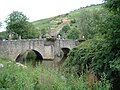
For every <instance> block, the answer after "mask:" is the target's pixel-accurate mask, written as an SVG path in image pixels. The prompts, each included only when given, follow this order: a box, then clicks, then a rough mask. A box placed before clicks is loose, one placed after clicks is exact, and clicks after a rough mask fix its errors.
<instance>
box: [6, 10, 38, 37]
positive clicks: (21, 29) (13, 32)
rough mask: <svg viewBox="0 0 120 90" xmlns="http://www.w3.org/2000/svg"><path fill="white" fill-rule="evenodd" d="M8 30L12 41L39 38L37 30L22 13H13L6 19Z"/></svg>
mask: <svg viewBox="0 0 120 90" xmlns="http://www.w3.org/2000/svg"><path fill="white" fill-rule="evenodd" d="M6 24H7V26H6V29H7V32H6V33H8V35H9V38H11V39H18V38H20V37H21V38H22V39H26V38H36V37H38V35H39V34H38V32H37V29H36V28H35V27H34V26H33V25H32V24H31V23H29V22H28V18H27V17H26V16H25V15H24V14H22V12H18V11H13V12H12V13H11V14H10V15H9V16H8V18H7V19H6Z"/></svg>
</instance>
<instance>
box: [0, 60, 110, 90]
mask: <svg viewBox="0 0 120 90" xmlns="http://www.w3.org/2000/svg"><path fill="white" fill-rule="evenodd" d="M92 89H94V90H109V89H110V84H109V82H108V81H106V80H105V79H103V80H102V81H99V82H97V83H96V84H95V85H94V88H90V87H89V86H88V85H87V82H86V79H85V76H84V75H82V76H81V77H74V75H69V74H67V75H66V74H65V73H58V72H56V71H54V70H52V69H49V68H48V69H46V68H44V67H43V66H37V67H35V68H33V67H31V66H27V67H26V68H24V67H22V66H18V65H16V64H15V62H12V63H7V64H6V65H4V67H2V68H0V90H92Z"/></svg>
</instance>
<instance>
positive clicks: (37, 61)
mask: <svg viewBox="0 0 120 90" xmlns="http://www.w3.org/2000/svg"><path fill="white" fill-rule="evenodd" d="M31 52H32V53H33V54H34V55H35V56H34V57H35V58H34V66H35V65H36V64H41V63H42V61H43V56H42V55H41V53H40V52H39V51H37V50H34V49H30V50H26V51H25V52H21V53H20V54H19V55H18V56H17V58H16V59H15V61H16V62H20V63H25V62H26V60H27V56H28V55H29V54H30V53H31ZM29 56H30V55H29ZM31 56H32V54H31ZM29 58H30V57H29Z"/></svg>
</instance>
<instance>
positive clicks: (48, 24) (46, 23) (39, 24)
mask: <svg viewBox="0 0 120 90" xmlns="http://www.w3.org/2000/svg"><path fill="white" fill-rule="evenodd" d="M100 7H101V5H93V6H88V7H85V8H80V9H77V10H74V11H71V12H70V13H67V14H64V15H59V16H56V17H51V18H47V19H42V20H37V21H34V22H32V23H33V25H35V27H36V28H38V29H39V30H42V29H48V28H56V27H57V26H58V22H60V20H61V19H62V18H65V17H66V18H68V20H73V19H76V20H77V19H78V18H79V16H80V13H81V10H82V9H85V10H93V9H99V8H100ZM54 21H58V22H54ZM77 24H78V23H77V22H76V25H77Z"/></svg>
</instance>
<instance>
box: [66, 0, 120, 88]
mask: <svg viewBox="0 0 120 90" xmlns="http://www.w3.org/2000/svg"><path fill="white" fill-rule="evenodd" d="M116 2H117V3H116ZM119 4H120V3H119V0H113V1H112V0H106V2H105V4H104V6H105V7H107V8H103V9H102V10H100V11H98V12H96V13H95V14H94V13H93V16H90V17H89V14H90V13H89V14H88V13H85V12H84V13H85V14H84V16H83V17H86V20H87V22H86V20H85V19H84V20H82V19H83V18H81V20H79V21H80V22H81V21H83V26H84V25H86V24H88V25H87V26H84V27H83V30H84V31H86V32H87V33H88V35H90V33H89V31H92V32H93V34H91V35H92V37H88V38H87V40H86V41H85V42H84V43H82V44H80V45H79V46H77V47H75V48H73V49H72V51H71V52H70V53H69V55H68V58H67V60H66V62H65V63H64V67H65V68H66V71H68V70H70V71H72V72H74V73H78V74H79V75H80V74H81V73H83V72H84V73H86V71H90V72H94V73H95V74H96V75H97V76H98V77H99V78H100V77H101V76H102V75H104V74H105V75H106V79H107V80H110V82H111V84H112V89H113V90H118V89H120V86H119V84H120V79H119V78H120V51H119V49H120V46H119V45H120V35H119V34H120V33H119V32H120V25H119V23H120V10H119V8H120V6H119ZM106 9H108V10H110V12H109V11H108V10H106ZM103 11H104V12H103ZM88 17H89V18H88ZM91 18H93V19H91ZM91 20H94V21H91ZM89 21H90V22H89ZM84 22H86V24H84ZM92 24H93V25H92ZM86 27H87V28H88V29H89V30H88V29H86ZM84 28H85V29H86V30H85V29H84ZM87 30H88V31H87ZM84 31H83V32H84Z"/></svg>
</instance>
